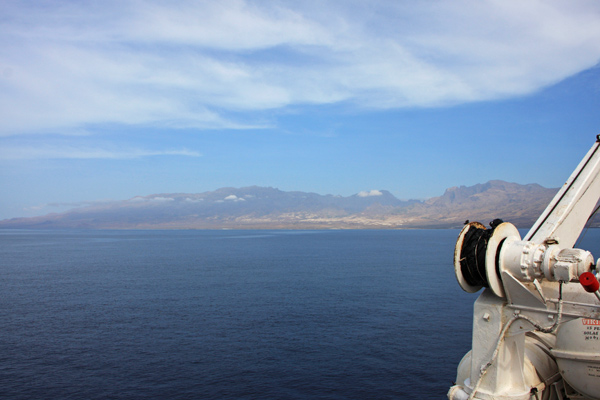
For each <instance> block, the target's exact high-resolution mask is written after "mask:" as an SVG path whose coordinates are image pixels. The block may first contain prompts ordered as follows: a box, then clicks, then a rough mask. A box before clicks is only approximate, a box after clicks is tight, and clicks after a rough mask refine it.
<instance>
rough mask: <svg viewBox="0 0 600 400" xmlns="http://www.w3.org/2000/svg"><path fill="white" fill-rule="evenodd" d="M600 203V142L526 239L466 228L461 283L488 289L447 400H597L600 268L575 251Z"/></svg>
mask: <svg viewBox="0 0 600 400" xmlns="http://www.w3.org/2000/svg"><path fill="white" fill-rule="evenodd" d="M599 199H600V138H597V140H596V143H595V144H594V145H593V146H592V148H591V149H590V151H589V152H588V153H587V155H586V156H585V157H584V158H583V160H582V161H581V163H580V164H579V165H578V166H577V168H576V169H575V171H574V172H573V174H572V175H571V176H570V177H569V179H568V180H567V182H566V183H565V184H564V186H563V187H562V188H561V189H560V191H559V192H558V193H557V195H556V196H555V197H554V199H553V200H552V201H551V203H550V204H549V205H548V207H547V208H546V210H545V211H544V212H543V213H542V215H541V216H540V217H539V219H538V220H537V222H536V223H535V224H534V226H533V227H532V228H531V230H530V231H529V233H527V235H526V236H525V238H523V239H522V238H521V236H520V234H519V231H518V230H517V229H516V228H515V227H514V226H513V225H512V224H510V223H508V222H502V221H500V220H494V221H492V223H491V224H490V228H489V229H486V228H485V226H483V225H482V224H480V223H478V222H473V223H469V224H467V225H465V226H464V228H463V229H462V231H461V232H460V235H459V237H458V240H457V243H456V248H455V253H454V269H455V273H456V278H457V280H458V283H459V284H460V286H461V287H462V288H463V289H464V290H465V291H467V292H473V293H474V292H477V291H479V290H480V289H481V288H485V289H484V291H483V292H482V293H481V295H480V296H479V298H478V299H477V300H476V301H475V305H474V312H473V342H472V346H473V347H472V350H471V351H469V352H468V353H467V354H466V355H465V356H464V358H463V359H462V361H461V362H460V364H459V366H458V372H457V378H456V384H455V385H454V386H452V387H451V388H450V390H449V391H448V398H449V399H450V400H471V399H481V400H488V399H497V400H563V399H585V400H600V293H599V292H598V286H599V284H598V281H597V275H596V274H597V271H596V263H595V261H594V258H593V256H592V254H591V253H590V252H588V251H585V250H581V249H574V248H573V246H574V245H575V243H576V241H577V239H578V237H579V236H580V234H581V232H582V230H583V229H584V227H585V225H586V222H587V221H588V219H589V217H590V216H591V215H592V214H593V212H594V211H595V208H596V205H597V203H598V200H599Z"/></svg>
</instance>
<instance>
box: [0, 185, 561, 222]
mask: <svg viewBox="0 0 600 400" xmlns="http://www.w3.org/2000/svg"><path fill="white" fill-rule="evenodd" d="M557 190H558V189H548V188H544V187H542V186H540V185H537V184H528V185H521V184H517V183H509V182H504V181H500V180H494V181H489V182H487V183H484V184H477V185H474V186H469V187H466V186H460V187H452V188H449V189H447V190H446V191H445V193H444V194H443V195H441V196H439V197H433V198H430V199H427V200H408V201H406V200H400V199H398V198H396V197H394V196H393V195H392V194H391V193H390V192H388V191H386V190H371V191H368V192H360V193H357V194H355V195H352V196H347V197H343V196H334V195H320V194H317V193H307V192H299V191H291V192H285V191H281V190H279V189H275V188H271V187H258V186H251V187H244V188H221V189H218V190H215V191H210V192H204V193H194V194H190V193H170V194H165V193H163V194H153V195H149V196H137V197H134V198H131V199H128V200H123V201H111V202H105V203H100V204H97V205H93V206H87V207H80V208H75V209H72V210H70V211H67V212H63V213H55V214H48V215H45V216H40V217H32V218H13V219H7V220H3V221H0V228H28V229H44V228H46V229H56V228H78V229H82V228H83V229H352V228H355V229H361V228H371V229H373V228H378V229H387V228H392V229H403V228H404V229H408V228H456V227H460V226H462V225H463V224H464V222H465V220H471V221H475V220H477V221H480V222H482V223H484V224H487V223H488V222H489V221H491V220H493V219H495V218H501V219H503V220H505V221H509V222H512V223H513V224H515V225H516V226H517V227H522V228H526V227H529V226H531V225H532V224H533V222H534V221H535V220H536V218H537V217H538V216H539V215H540V213H541V212H542V211H543V209H544V208H545V207H546V205H547V204H548V203H549V202H550V200H551V199H552V197H553V196H554V194H555V193H556V192H557Z"/></svg>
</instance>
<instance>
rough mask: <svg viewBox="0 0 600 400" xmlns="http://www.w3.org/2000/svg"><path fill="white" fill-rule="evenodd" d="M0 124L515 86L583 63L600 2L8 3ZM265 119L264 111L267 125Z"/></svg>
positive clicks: (88, 122)
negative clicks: (0, 120) (0, 121)
mask: <svg viewBox="0 0 600 400" xmlns="http://www.w3.org/2000/svg"><path fill="white" fill-rule="evenodd" d="M0 12H2V15H3V18H2V20H1V21H0V34H1V35H2V37H3V38H4V40H3V41H2V43H1V44H0V88H1V90H0V118H1V119H2V121H3V124H2V126H1V127H0V135H3V136H10V135H16V134H21V133H45V132H50V133H64V132H70V131H71V130H77V129H83V128H85V127H87V126H97V125H102V124H106V123H112V124H123V125H126V126H131V125H153V126H162V127H168V128H197V129H213V128H219V129H222V128H227V129H251V128H255V127H265V126H270V124H271V122H270V121H268V114H262V113H261V112H264V111H269V110H276V109H282V108H286V107H290V106H301V105H315V104H316V105H319V104H332V103H342V102H343V103H350V104H353V105H355V106H358V107H363V108H395V107H437V106H445V105H450V104H457V103H463V102H472V101H482V100H490V99H498V98H504V97H509V96H519V95H523V94H527V93H531V92H533V91H536V90H538V89H540V88H542V87H544V86H547V85H550V84H552V83H555V82H557V81H560V80H561V79H564V78H565V77H568V76H570V75H572V74H574V73H577V72H579V71H582V70H584V69H587V68H590V67H592V66H594V65H595V64H596V63H597V62H598V60H599V59H600V4H598V3H597V2H595V1H579V2H564V1H557V0H550V1H542V0H532V1H528V2H522V1H501V0H485V1H470V0H459V1H454V2H443V1H432V2H418V3H415V2H410V3H409V2H390V1H383V0H380V1H372V2H361V1H347V2H338V1H320V2H313V1H308V2H293V1H255V0H223V1H219V2H213V1H177V2H175V3H173V2H168V3H167V2H162V1H158V0H157V1H153V0H146V1H145V0H129V1H105V2H99V3H93V4H92V3H87V2H60V3H58V2H50V1H48V2H44V1H40V2H4V3H3V4H2V5H0ZM265 121H266V122H265Z"/></svg>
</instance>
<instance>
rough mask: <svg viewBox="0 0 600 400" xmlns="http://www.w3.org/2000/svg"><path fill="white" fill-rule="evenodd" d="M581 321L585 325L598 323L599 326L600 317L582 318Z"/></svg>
mask: <svg viewBox="0 0 600 400" xmlns="http://www.w3.org/2000/svg"><path fill="white" fill-rule="evenodd" d="M581 322H582V323H583V324H584V325H598V326H600V319H589V318H582V319H581Z"/></svg>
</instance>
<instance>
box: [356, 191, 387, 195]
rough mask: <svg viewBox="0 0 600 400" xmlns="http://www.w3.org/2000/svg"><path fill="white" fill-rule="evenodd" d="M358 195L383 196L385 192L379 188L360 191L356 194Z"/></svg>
mask: <svg viewBox="0 0 600 400" xmlns="http://www.w3.org/2000/svg"><path fill="white" fill-rule="evenodd" d="M356 195H357V196H358V197H372V196H383V193H381V191H379V190H369V191H366V190H363V191H362V192H358V193H357V194H356Z"/></svg>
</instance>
